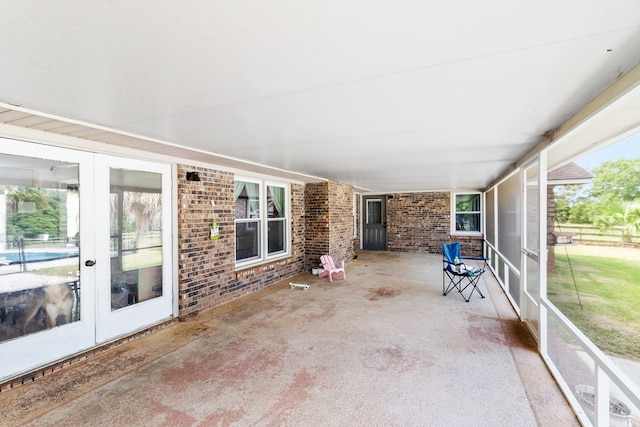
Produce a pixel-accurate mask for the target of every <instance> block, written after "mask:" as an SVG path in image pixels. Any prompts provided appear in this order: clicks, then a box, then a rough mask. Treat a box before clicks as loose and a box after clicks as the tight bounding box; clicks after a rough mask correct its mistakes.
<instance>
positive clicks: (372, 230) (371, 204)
mask: <svg viewBox="0 0 640 427" xmlns="http://www.w3.org/2000/svg"><path fill="white" fill-rule="evenodd" d="M386 200H387V199H386V196H365V197H364V198H363V209H362V215H363V218H362V224H363V241H362V248H363V249H372V250H380V251H384V250H385V249H386V248H387V203H386Z"/></svg>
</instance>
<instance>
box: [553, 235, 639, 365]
mask: <svg viewBox="0 0 640 427" xmlns="http://www.w3.org/2000/svg"><path fill="white" fill-rule="evenodd" d="M566 250H567V252H568V254H567V253H565V248H563V247H556V248H555V255H556V272H555V273H551V274H549V276H548V283H547V287H548V291H547V294H548V297H549V300H550V301H551V302H552V303H553V304H555V305H556V306H557V307H558V308H559V309H560V310H561V311H562V312H563V313H564V314H565V315H566V316H567V317H568V318H569V319H570V320H571V321H572V322H573V323H574V324H575V325H576V326H577V327H578V328H580V330H582V332H584V334H585V335H586V336H587V337H589V339H591V341H593V343H594V344H596V345H597V346H598V347H599V348H600V349H601V350H602V351H603V352H605V353H607V354H611V355H616V356H621V357H625V358H628V359H635V360H640V250H638V249H622V248H607V247H593V246H592V247H586V246H571V247H566ZM569 261H570V263H571V266H572V267H573V274H574V275H575V282H574V280H573V277H572V275H571V269H570V268H569Z"/></svg>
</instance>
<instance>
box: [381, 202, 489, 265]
mask: <svg viewBox="0 0 640 427" xmlns="http://www.w3.org/2000/svg"><path fill="white" fill-rule="evenodd" d="M448 242H460V248H461V251H462V254H463V255H465V256H481V255H482V242H483V236H459V235H452V234H451V194H450V193H449V192H423V193H394V194H389V195H388V196H387V249H388V250H390V251H397V252H424V253H432V254H440V253H442V244H443V243H448Z"/></svg>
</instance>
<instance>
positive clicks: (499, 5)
mask: <svg viewBox="0 0 640 427" xmlns="http://www.w3.org/2000/svg"><path fill="white" fill-rule="evenodd" d="M0 25H1V28H2V37H0V61H1V63H2V66H1V67H0V102H3V103H5V105H7V104H11V105H17V106H20V107H22V108H25V109H30V110H33V111H37V112H42V113H46V114H51V115H55V116H57V117H61V118H67V119H71V120H76V121H81V122H86V123H91V124H95V125H99V126H101V127H107V128H111V129H115V130H119V131H122V132H126V133H128V134H134V135H139V136H142V137H146V138H152V139H155V140H160V141H166V142H168V143H170V144H172V145H170V146H169V148H166V149H164V150H163V151H164V153H165V154H171V152H172V150H175V154H176V155H177V154H178V153H179V152H181V151H180V150H178V148H176V147H175V145H177V146H184V147H190V148H194V149H196V150H198V151H197V152H203V151H204V152H209V153H215V154H219V155H222V156H224V157H225V158H232V159H238V160H243V161H247V162H249V163H250V164H259V165H265V166H269V167H273V168H277V169H283V170H287V171H292V172H297V173H300V174H304V175H310V176H315V177H321V178H327V179H331V180H335V181H340V182H346V183H349V184H352V185H354V186H355V187H357V188H358V189H361V190H365V191H372V192H396V191H420V190H444V189H453V190H455V189H482V188H484V187H486V186H487V185H488V184H489V183H491V182H492V181H493V180H495V179H496V178H497V177H498V176H499V175H500V174H502V173H503V172H504V171H505V170H507V169H508V168H509V167H510V166H512V165H513V164H514V163H515V162H516V161H517V160H518V159H520V158H521V157H522V156H523V155H524V154H525V153H527V152H528V151H529V150H531V149H532V148H533V147H534V146H536V144H538V143H539V142H541V141H542V140H543V138H544V135H545V133H547V132H549V131H551V130H553V129H555V128H557V127H558V126H560V125H561V124H562V123H564V122H565V121H566V120H568V119H569V118H570V117H572V116H573V115H574V114H575V113H577V112H578V111H579V110H580V109H581V108H583V107H584V106H585V105H586V104H587V103H588V102H589V101H591V100H592V99H594V98H595V97H596V96H597V95H598V94H600V93H601V92H602V91H603V90H604V89H605V88H607V87H608V86H610V85H611V84H612V83H614V82H615V81H616V80H617V79H618V78H619V77H620V76H622V75H623V74H625V73H626V72H628V71H629V70H630V69H631V68H632V67H633V66H635V65H637V64H638V63H640V2H638V1H637V0H586V1H585V0H538V1H535V2H534V1H530V2H525V1H504V0H485V1H476V0H463V1H457V2H455V1H451V0H431V1H425V0H396V1H393V2H391V1H388V2H383V1H363V0H358V1H345V0H341V1H334V0H325V1H316V2H310V1H300V0H274V1H270V2H265V1H257V0H245V1H213V0H191V1H189V2H184V1H178V0H173V1H162V2H158V1H154V0H144V1H143V0H127V1H125V0H122V1H107V0H92V1H90V2H87V1H84V0H58V1H51V0H40V1H36V0H31V1H9V0H0ZM147 149H148V147H147Z"/></svg>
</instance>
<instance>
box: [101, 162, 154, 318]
mask: <svg viewBox="0 0 640 427" xmlns="http://www.w3.org/2000/svg"><path fill="white" fill-rule="evenodd" d="M110 182H111V187H110V202H111V207H110V217H111V218H110V219H111V220H110V229H111V233H110V235H111V244H110V253H111V310H118V309H120V308H123V307H126V306H129V305H133V304H138V303H140V302H143V301H146V300H149V299H152V298H157V297H160V296H162V192H161V191H162V175H161V174H159V173H152V172H144V171H132V170H124V169H111V171H110ZM140 183H144V186H141V185H140Z"/></svg>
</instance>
